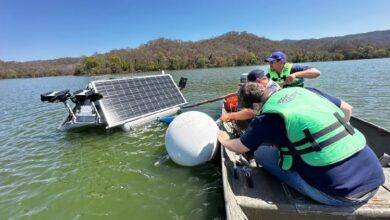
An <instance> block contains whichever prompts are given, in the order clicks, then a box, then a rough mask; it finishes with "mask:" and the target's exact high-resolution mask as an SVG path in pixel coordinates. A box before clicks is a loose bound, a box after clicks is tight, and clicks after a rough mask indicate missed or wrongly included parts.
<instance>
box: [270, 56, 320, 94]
mask: <svg viewBox="0 0 390 220" xmlns="http://www.w3.org/2000/svg"><path fill="white" fill-rule="evenodd" d="M264 61H265V62H267V63H269V66H270V68H269V69H268V74H269V75H270V78H271V79H272V80H273V81H275V82H277V83H278V84H279V85H280V86H281V87H282V88H284V87H291V86H300V87H303V81H304V78H308V79H313V78H317V77H318V76H320V74H321V72H320V71H319V70H318V69H316V68H313V67H309V66H303V65H298V64H292V63H287V56H286V54H284V53H283V52H281V51H275V52H273V53H272V54H271V56H270V57H268V58H266V59H265V60H264Z"/></svg>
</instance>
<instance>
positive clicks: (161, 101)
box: [91, 74, 187, 128]
mask: <svg viewBox="0 0 390 220" xmlns="http://www.w3.org/2000/svg"><path fill="white" fill-rule="evenodd" d="M91 84H92V87H93V89H94V90H95V92H98V93H100V94H102V95H103V98H102V99H101V100H99V101H98V102H99V105H100V107H101V108H102V112H103V114H104V117H105V118H106V122H107V124H108V126H107V128H111V127H115V126H119V125H122V124H125V123H126V122H130V121H134V120H136V119H139V118H143V117H146V116H149V115H152V114H156V113H159V112H162V111H165V110H169V109H172V108H175V107H178V106H181V105H184V104H186V103H187V101H186V99H185V98H184V96H183V94H182V93H181V92H180V90H179V88H178V87H177V85H176V84H175V82H174V81H173V78H172V76H171V75H169V74H164V75H154V76H142V77H134V78H126V79H112V80H99V81H92V82H91Z"/></svg>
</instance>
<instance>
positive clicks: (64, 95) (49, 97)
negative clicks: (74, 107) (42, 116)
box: [41, 89, 71, 102]
mask: <svg viewBox="0 0 390 220" xmlns="http://www.w3.org/2000/svg"><path fill="white" fill-rule="evenodd" d="M70 96H71V95H70V93H69V89H66V90H63V91H53V92H47V93H44V94H41V101H42V102H66V100H68V98H69V97H70Z"/></svg>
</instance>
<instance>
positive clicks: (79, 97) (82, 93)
mask: <svg viewBox="0 0 390 220" xmlns="http://www.w3.org/2000/svg"><path fill="white" fill-rule="evenodd" d="M101 98H103V96H102V95H101V94H99V93H94V92H93V91H91V90H82V89H81V90H77V91H76V92H74V93H73V99H72V101H74V102H75V103H76V102H78V103H84V102H85V101H86V100H90V101H91V102H95V101H97V100H99V99H101Z"/></svg>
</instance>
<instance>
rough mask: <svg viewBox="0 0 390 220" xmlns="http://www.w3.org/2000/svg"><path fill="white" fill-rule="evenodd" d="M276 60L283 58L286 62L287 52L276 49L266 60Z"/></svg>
mask: <svg viewBox="0 0 390 220" xmlns="http://www.w3.org/2000/svg"><path fill="white" fill-rule="evenodd" d="M274 60H282V61H284V62H286V61H287V57H286V54H284V53H283V52H282V51H275V52H273V53H272V54H271V56H270V57H268V58H266V59H265V60H264V61H265V62H272V61H274Z"/></svg>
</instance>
